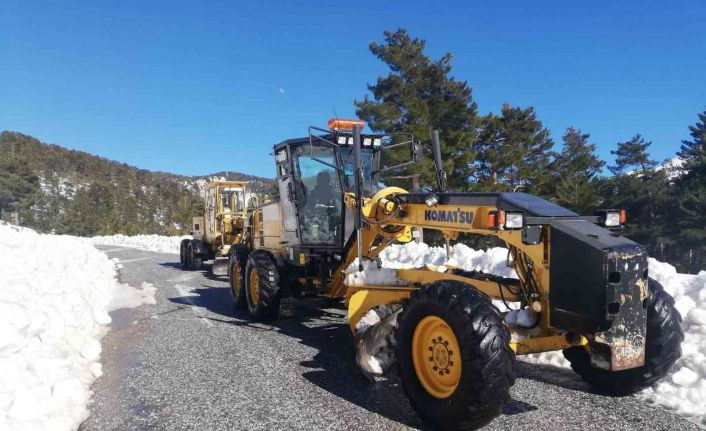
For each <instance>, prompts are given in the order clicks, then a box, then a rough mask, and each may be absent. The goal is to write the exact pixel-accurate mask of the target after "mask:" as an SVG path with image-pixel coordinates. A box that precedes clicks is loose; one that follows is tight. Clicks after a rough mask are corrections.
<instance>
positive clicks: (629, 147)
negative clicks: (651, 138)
mask: <svg viewBox="0 0 706 431" xmlns="http://www.w3.org/2000/svg"><path fill="white" fill-rule="evenodd" d="M650 145H652V142H645V140H644V139H643V138H642V136H640V134H639V133H638V134H636V135H635V136H633V138H632V139H630V140H629V141H627V142H618V149H617V150H615V151H611V152H610V153H611V154H613V155H615V156H616V157H615V165H614V166H609V167H608V169H610V171H611V172H612V173H613V174H614V175H619V174H621V173H624V172H625V171H627V170H629V169H637V168H640V170H641V171H642V172H643V173H645V172H646V171H647V170H648V169H652V168H654V167H655V166H657V162H655V161H654V160H651V159H650V155H649V153H648V152H647V148H648V147H649V146H650Z"/></svg>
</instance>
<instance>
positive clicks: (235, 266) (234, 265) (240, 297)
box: [228, 244, 249, 309]
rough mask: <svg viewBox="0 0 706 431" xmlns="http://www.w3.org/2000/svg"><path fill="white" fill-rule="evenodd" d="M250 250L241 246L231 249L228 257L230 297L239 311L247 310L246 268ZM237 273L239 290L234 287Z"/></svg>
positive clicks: (234, 246)
mask: <svg viewBox="0 0 706 431" xmlns="http://www.w3.org/2000/svg"><path fill="white" fill-rule="evenodd" d="M248 254H249V251H248V249H247V248H246V247H245V246H243V245H240V244H237V245H233V246H231V248H230V255H229V256H228V283H229V284H230V296H231V298H233V306H235V308H238V309H243V308H245V305H246V304H245V268H246V267H247V264H248ZM236 271H237V273H238V274H239V275H240V278H239V280H238V286H237V287H238V289H237V290H236V286H235V285H234V280H233V274H234V273H235V272H236Z"/></svg>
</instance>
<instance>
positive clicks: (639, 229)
mask: <svg viewBox="0 0 706 431" xmlns="http://www.w3.org/2000/svg"><path fill="white" fill-rule="evenodd" d="M650 144H651V142H645V140H644V139H643V138H642V137H641V136H640V135H639V134H637V135H635V136H634V137H633V138H632V139H631V140H629V141H627V142H619V143H618V144H617V149H616V150H614V151H611V154H614V155H615V156H616V159H615V165H613V166H610V167H609V169H610V170H611V172H613V173H614V176H613V177H609V178H606V179H604V180H603V181H601V189H600V192H601V193H600V194H601V198H602V199H604V201H603V203H602V205H601V206H602V207H604V208H616V209H625V210H626V211H627V223H626V229H625V231H624V232H623V234H624V235H626V236H627V237H629V238H631V239H633V240H635V241H636V242H639V243H641V244H643V245H645V246H647V248H648V251H649V252H650V254H651V255H653V256H657V257H659V256H660V255H661V253H663V251H664V249H665V248H667V249H668V248H671V247H672V244H673V243H674V237H675V233H674V231H673V227H674V223H672V222H671V220H673V214H672V213H671V210H670V208H674V204H673V196H672V190H671V186H670V184H669V181H668V180H667V175H666V172H665V171H664V170H663V169H655V166H657V162H656V161H654V160H652V159H651V158H650V156H649V154H648V153H647V148H648V147H649V146H650Z"/></svg>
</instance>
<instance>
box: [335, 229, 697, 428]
mask: <svg viewBox="0 0 706 431" xmlns="http://www.w3.org/2000/svg"><path fill="white" fill-rule="evenodd" d="M380 260H381V261H382V268H378V267H377V265H376V264H375V263H374V262H364V271H363V272H362V273H361V272H358V271H357V263H356V264H355V265H351V267H349V268H348V270H347V271H346V272H347V273H348V275H347V277H348V278H347V283H348V284H399V282H400V281H399V280H398V279H397V277H396V274H394V272H391V271H389V269H401V268H421V267H424V266H427V265H433V266H434V267H444V266H455V267H458V268H462V269H464V270H467V271H471V270H477V271H483V272H486V273H490V274H496V275H501V276H504V277H516V275H515V272H514V270H513V269H512V268H509V267H508V266H507V249H505V248H500V247H496V248H491V249H488V250H486V251H481V250H473V249H471V248H469V247H467V246H465V245H463V244H456V245H454V246H453V247H452V249H451V255H450V256H449V259H447V257H446V251H445V249H444V248H443V247H429V246H428V245H426V244H424V243H420V244H417V243H414V242H411V243H408V244H403V245H392V246H390V247H388V248H386V249H385V250H383V251H382V252H381V253H380ZM649 272H650V277H652V278H654V279H655V280H657V281H658V282H660V283H661V284H662V285H663V286H664V288H665V290H666V291H667V292H668V293H669V294H670V295H672V296H673V297H674V300H675V304H676V307H677V309H678V310H679V312H680V313H681V315H682V317H683V318H684V321H683V323H682V327H683V329H684V333H685V338H684V342H683V343H682V356H681V359H679V361H677V363H676V364H675V366H674V368H673V369H672V370H671V371H670V373H669V374H668V375H667V376H666V377H665V378H664V379H662V381H660V382H659V383H657V384H656V385H654V386H653V387H651V388H648V389H646V390H644V391H642V392H640V393H638V394H637V396H638V397H640V398H642V399H644V400H645V401H647V402H649V403H655V404H659V405H661V406H663V407H666V408H668V409H672V410H674V411H675V412H676V413H678V414H680V415H683V416H686V417H688V418H690V419H691V420H692V421H694V422H696V423H698V424H700V425H702V426H706V271H701V272H700V273H699V274H698V275H689V274H680V273H677V271H676V269H675V268H674V267H673V266H672V265H670V264H668V263H663V262H659V261H657V260H655V259H652V258H650V259H649ZM493 303H494V304H495V305H496V306H497V307H498V308H500V309H501V310H502V311H505V310H506V309H505V307H504V305H503V304H502V302H501V301H493ZM510 305H513V304H510ZM511 314H512V315H511V316H509V319H510V320H511V321H512V320H513V319H521V320H524V316H522V315H521V314H519V313H518V312H517V311H515V312H514V313H511ZM522 323H523V324H525V325H529V323H531V322H524V321H523V322H522ZM518 359H521V360H523V361H526V362H532V363H540V364H548V365H554V366H557V367H566V368H569V367H570V365H569V362H568V361H567V360H566V359H565V358H564V355H563V354H562V353H561V352H560V351H558V352H546V353H540V354H531V355H523V356H518Z"/></svg>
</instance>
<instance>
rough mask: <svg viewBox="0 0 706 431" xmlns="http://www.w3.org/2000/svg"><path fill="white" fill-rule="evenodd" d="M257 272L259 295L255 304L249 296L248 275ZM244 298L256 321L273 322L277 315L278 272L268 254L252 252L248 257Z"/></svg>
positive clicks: (278, 299) (278, 298) (278, 300)
mask: <svg viewBox="0 0 706 431" xmlns="http://www.w3.org/2000/svg"><path fill="white" fill-rule="evenodd" d="M252 271H256V272H257V276H258V279H259V285H260V289H259V295H258V299H257V302H255V301H253V299H252V298H251V295H250V274H251V273H252ZM245 276H246V278H245V286H246V289H245V297H246V299H247V300H246V301H245V302H246V303H247V305H248V311H250V315H252V316H253V317H254V318H255V319H257V320H273V319H276V318H277V315H278V314H279V302H280V297H279V271H278V270H277V265H276V264H275V261H274V260H273V259H272V256H270V254H269V253H267V252H264V251H257V250H256V251H254V252H252V253H251V254H250V256H248V263H247V266H246V267H245Z"/></svg>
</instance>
